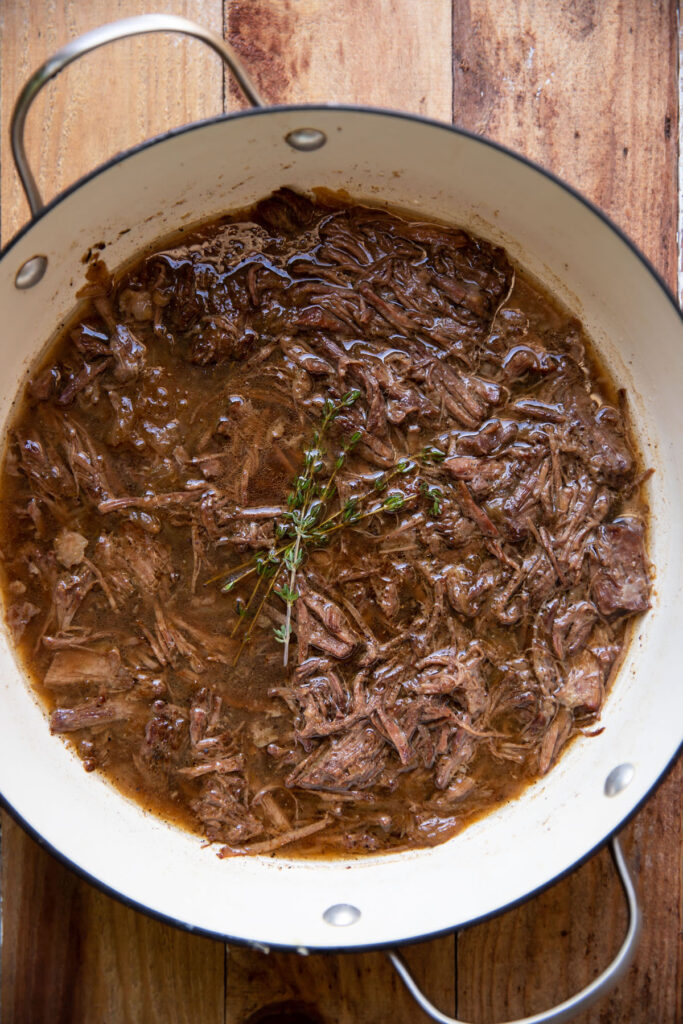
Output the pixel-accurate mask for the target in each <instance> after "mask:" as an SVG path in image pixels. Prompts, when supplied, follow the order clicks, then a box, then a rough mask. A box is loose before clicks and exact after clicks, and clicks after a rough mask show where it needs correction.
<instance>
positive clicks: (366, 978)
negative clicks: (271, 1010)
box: [225, 936, 455, 1024]
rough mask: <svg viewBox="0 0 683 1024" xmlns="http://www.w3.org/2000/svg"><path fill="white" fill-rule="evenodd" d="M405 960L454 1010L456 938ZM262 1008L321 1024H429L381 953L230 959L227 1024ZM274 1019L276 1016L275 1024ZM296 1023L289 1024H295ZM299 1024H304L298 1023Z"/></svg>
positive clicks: (414, 950)
mask: <svg viewBox="0 0 683 1024" xmlns="http://www.w3.org/2000/svg"><path fill="white" fill-rule="evenodd" d="M402 955H403V956H404V958H405V960H406V962H407V963H408V965H409V967H410V969H411V970H412V971H413V973H414V975H415V977H416V978H417V979H418V980H419V983H420V984H421V985H423V986H424V988H425V989H426V991H428V992H429V993H430V994H431V996H432V998H433V999H434V1000H435V1001H436V1002H437V1004H438V1005H439V1006H440V1007H441V1008H442V1009H443V1010H444V1012H446V1013H449V1014H453V1013H454V1012H455V969H454V968H455V964H454V956H453V937H452V936H447V937H445V938H443V939H436V940H433V941H431V942H424V943H420V944H419V945H414V946H407V947H405V948H404V949H403V950H402ZM264 1007H277V1008H279V1011H278V1012H279V1013H282V1012H283V1011H284V1009H285V1008H291V1009H292V1010H294V1009H297V1010H299V1012H300V1013H301V1014H302V1017H303V1016H304V1015H306V1016H307V1017H308V1018H309V1019H313V1020H316V1021H317V1020H318V1019H319V1020H320V1021H321V1024H360V1022H367V1024H381V1022H383V1021H386V1020H387V1019H388V1018H389V1017H390V1019H391V1022H392V1024H427V1022H428V1021H429V1017H427V1015H426V1014H424V1013H422V1012H421V1011H420V1010H419V1008H418V1007H417V1006H416V1005H415V1003H414V1002H413V1000H412V998H411V997H410V996H409V995H408V993H407V991H406V990H405V988H404V987H403V985H402V983H401V982H400V981H399V979H398V976H397V974H396V972H395V971H394V969H393V967H392V966H391V965H390V963H389V962H388V961H387V959H386V957H385V956H384V955H383V954H382V953H343V954H341V955H339V956H337V955H334V954H323V953H318V954H314V955H311V956H308V957H302V956H299V955H298V954H296V953H271V954H269V955H268V956H265V955H264V954H262V953H255V952H253V951H252V950H247V949H237V948H234V949H231V950H230V951H229V955H228V971H227V1002H226V1018H225V1019H226V1024H243V1022H244V1021H248V1020H250V1019H251V1017H252V1016H253V1015H254V1014H256V1013H257V1011H259V1010H262V1009H263V1008H264ZM277 1019H278V1017H277V1015H275V1017H274V1020H277ZM292 1024H293V1022H292ZM302 1024H303V1021H302Z"/></svg>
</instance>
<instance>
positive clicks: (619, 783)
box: [605, 761, 636, 796]
mask: <svg viewBox="0 0 683 1024" xmlns="http://www.w3.org/2000/svg"><path fill="white" fill-rule="evenodd" d="M635 774H636V770H635V768H634V767H633V765H632V764H630V763H629V762H628V761H626V762H625V763H624V764H618V765H617V767H616V768H613V769H612V771H611V772H610V773H609V775H608V776H607V778H606V779H605V796H616V795H617V793H621V792H622V790H624V789H626V787H627V786H628V785H629V784H630V783H631V781H632V780H633V776H634V775H635Z"/></svg>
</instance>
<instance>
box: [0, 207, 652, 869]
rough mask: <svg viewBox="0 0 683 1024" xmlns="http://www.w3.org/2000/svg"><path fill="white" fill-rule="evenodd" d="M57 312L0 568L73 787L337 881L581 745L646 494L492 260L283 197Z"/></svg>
mask: <svg viewBox="0 0 683 1024" xmlns="http://www.w3.org/2000/svg"><path fill="white" fill-rule="evenodd" d="M82 294H83V297H84V306H83V307H82V308H81V309H80V311H79V314H78V316H77V318H76V319H74V320H73V321H72V323H71V324H70V326H69V328H68V329H67V330H65V331H64V332H63V334H62V335H61V336H60V337H59V338H58V340H57V341H56V343H55V344H54V346H52V348H51V350H50V352H49V356H48V358H47V359H46V360H44V361H43V363H42V364H41V366H40V367H38V368H36V370H35V372H34V374H33V376H32V379H31V381H30V383H29V384H28V386H27V387H26V390H25V395H24V396H23V397H22V399H21V401H20V402H19V404H18V406H17V410H16V413H15V416H14V420H13V422H12V424H11V428H10V435H9V441H8V447H7V451H6V455H5V460H4V466H3V481H2V487H3V502H2V510H3V515H2V527H1V530H2V541H1V548H2V555H3V562H2V570H3V592H4V602H5V609H6V618H7V622H8V624H9V627H10V629H11V631H12V633H13V635H14V639H15V643H16V647H17V649H18V652H19V657H20V660H21V663H22V664H23V666H24V668H25V670H26V672H27V674H28V676H29V678H30V679H31V680H32V681H33V684H34V686H35V687H36V689H37V691H38V692H39V693H40V695H41V697H42V698H43V700H44V702H45V703H46V704H47V707H48V710H49V712H50V726H51V730H52V732H53V733H59V734H63V735H64V736H65V737H67V738H68V739H69V740H70V742H71V743H72V744H73V746H74V748H75V750H76V751H77V752H78V754H79V755H80V757H81V758H82V759H83V763H84V766H85V768H86V770H88V771H92V770H99V771H101V772H103V773H105V774H106V775H107V776H108V777H109V778H110V779H112V780H113V781H114V782H115V783H116V784H117V785H118V786H119V787H120V788H122V789H123V790H124V791H125V792H127V793H129V794H132V795H134V796H135V797H136V799H138V800H139V801H140V802H141V803H143V804H144V806H146V807H149V808H151V809H153V810H154V811H156V812H157V813H159V814H161V815H163V816H165V817H168V818H171V819H173V820H174V821H176V822H180V823H182V824H183V825H185V826H187V827H189V828H191V829H193V830H194V831H196V832H198V833H200V834H202V835H204V836H206V837H208V838H209V839H210V840H213V841H216V842H218V843H220V844H221V850H222V852H223V853H224V854H226V855H227V854H230V853H235V852H252V853H253V852H256V853H268V852H271V851H276V850H281V851H283V852H284V853H287V854H296V855H303V854H307V853H323V852H324V853H328V854H336V855H346V854H348V853H368V852H374V851H381V850H389V849H394V850H398V849H405V848H409V847H419V846H426V845H432V844H436V843H440V842H442V841H443V840H445V839H447V838H448V837H450V836H452V835H453V834H454V833H455V832H457V831H458V830H459V829H460V828H462V826H463V825H465V824H466V823H467V822H468V821H471V820H472V818H473V817H475V816H480V815H481V814H482V813H484V812H485V811H486V810H488V809H490V808H492V807H493V806H495V805H496V804H498V803H499V802H500V801H501V800H503V799H505V798H509V797H511V796H512V795H514V794H516V793H517V792H519V790H520V788H521V787H522V786H523V785H524V784H526V783H527V782H528V781H529V780H531V779H533V778H536V777H538V776H539V775H542V774H544V773H545V772H547V771H548V770H549V769H550V768H551V767H552V765H553V764H554V763H555V762H556V760H557V758H558V756H559V754H560V752H561V751H562V749H563V748H564V747H565V745H566V744H567V742H568V741H569V740H570V739H571V737H572V736H574V735H575V734H576V733H577V732H579V731H581V730H585V729H586V728H587V727H589V728H591V729H592V728H594V727H595V722H596V720H597V719H598V717H599V714H600V710H601V707H602V704H603V701H604V698H605V693H606V691H607V689H608V687H609V685H610V680H611V677H612V676H613V674H614V671H615V666H616V665H617V663H618V660H619V657H620V654H621V652H622V649H623V646H624V643H625V640H626V637H627V630H628V623H629V620H630V619H632V618H633V616H634V615H636V614H637V613H641V612H643V611H645V610H646V609H647V608H648V606H649V589H650V583H649V577H648V563H647V559H646V555H645V551H644V510H643V506H642V503H641V502H640V501H639V488H640V483H641V481H642V479H643V475H644V474H643V472H642V467H641V466H640V465H639V463H638V459H637V458H636V454H635V452H634V448H633V445H632V443H631V440H630V436H629V427H628V420H627V416H626V410H625V398H624V396H623V394H618V393H617V392H616V391H615V390H614V389H613V388H612V387H611V385H610V382H609V381H608V380H607V379H606V376H605V374H604V371H602V370H601V369H600V367H599V364H598V363H597V362H596V360H595V358H594V357H593V356H592V355H591V354H590V349H589V347H588V343H587V340H586V338H585V337H584V334H583V332H582V328H581V325H580V324H579V323H578V322H576V321H575V320H573V319H571V318H570V317H568V316H567V315H566V314H565V313H564V312H563V311H562V310H561V309H560V307H559V306H558V305H557V304H556V303H554V302H553V301H552V300H551V299H550V298H548V297H547V296H545V295H544V294H542V293H541V292H540V291H539V290H538V289H537V288H535V287H534V286H533V284H532V283H531V282H530V281H529V280H528V279H527V278H525V277H524V276H523V275H522V274H521V273H520V272H517V273H516V274H515V270H514V268H513V267H512V265H511V263H510V262H509V260H508V258H507V256H506V254H505V252H504V251H503V250H501V249H497V248H494V247H493V246H491V245H490V244H488V243H486V242H484V241H482V240H480V239H477V238H474V237H472V236H470V235H468V234H466V233H465V232H463V231H461V230H458V229H456V228H451V227H445V226H443V225H439V224H435V223H428V222H424V221H420V222H416V221H408V220H405V219H402V217H399V216H398V215H395V214H392V213H390V212H386V211H380V210H376V209H368V208H364V207H359V206H351V205H340V204H339V203H334V202H332V201H328V202H327V203H323V202H313V201H311V200H309V199H307V198H304V197H302V196H299V195H296V194H294V193H292V192H288V191H286V190H283V191H281V192H279V193H276V194H275V195H274V196H271V197H269V198H268V199H266V200H264V201H263V202H261V203H260V204H258V205H257V206H256V207H255V208H254V209H252V210H250V211H246V212H244V213H241V214H239V215H232V216H229V217H225V218H223V219H222V220H220V221H217V222H214V223H212V224H209V225H205V226H203V227H202V228H201V229H199V230H197V231H195V232H194V233H193V234H192V235H191V236H185V237H182V238H176V239H175V240H174V241H173V243H172V244H170V245H169V246H167V247H165V248H163V249H158V250H157V251H154V252H149V253H147V254H146V255H145V256H144V258H142V259H141V260H139V261H138V262H137V263H136V264H135V265H134V266H131V267H129V268H128V269H127V270H125V271H124V272H123V273H122V274H120V275H118V276H117V277H116V278H115V279H113V278H112V277H111V276H110V275H109V273H108V272H107V270H106V268H105V267H104V265H103V264H101V263H97V262H96V263H94V264H91V266H90V268H89V271H88V283H87V285H86V287H85V289H84V291H83V293H82ZM46 742H56V741H55V740H52V741H50V740H49V738H48V737H47V730H46Z"/></svg>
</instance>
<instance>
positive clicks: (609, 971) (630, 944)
mask: <svg viewBox="0 0 683 1024" xmlns="http://www.w3.org/2000/svg"><path fill="white" fill-rule="evenodd" d="M610 849H611V852H612V857H613V858H614V863H615V866H616V869H617V872H618V873H619V878H620V880H621V884H622V886H623V887H624V892H625V894H626V900H627V902H628V910H629V924H628V930H627V932H626V938H625V939H624V941H623V943H622V944H621V949H620V950H619V952H618V953H617V955H616V957H615V958H614V960H613V961H612V963H611V964H610V965H609V967H607V968H606V969H605V970H604V971H603V972H602V974H600V975H598V977H597V978H595V979H594V981H592V982H591V983H590V985H587V986H586V988H584V989H581V991H580V992H577V993H576V995H574V996H571V998H569V999H566V1000H565V1001H564V1002H563V1003H560V1004H559V1005H558V1006H553V1007H552V1008H551V1009H550V1010H545V1011H544V1012H543V1013H536V1014H534V1015H533V1016H532V1017H524V1018H523V1019H519V1020H516V1021H508V1022H507V1024H551V1022H552V1024H560V1022H561V1021H568V1020H571V1019H572V1018H573V1017H574V1016H575V1015H576V1014H577V1013H578V1012H579V1011H580V1010H585V1009H586V1007H588V1006H590V1005H591V1004H592V1003H594V1002H595V1000H596V999H598V998H599V997H600V996H602V995H604V993H605V992H607V991H608V989H610V988H611V987H612V986H613V985H614V984H616V982H617V981H618V980H619V978H620V977H621V976H622V974H624V972H625V971H626V969H627V968H628V966H629V964H630V963H631V960H632V959H633V955H634V953H635V951H636V947H637V945H638V935H639V932H640V908H639V906H638V899H637V896H636V892H635V888H634V886H633V881H632V879H631V876H630V874H629V872H628V868H627V867H626V862H625V860H624V855H623V853H622V850H621V846H620V845H619V840H618V839H617V838H616V837H615V838H613V839H612V841H611V843H610ZM386 955H387V957H388V958H389V960H391V962H392V964H393V965H394V967H395V969H396V971H397V972H398V974H399V976H400V978H401V981H402V982H403V984H404V985H405V986H406V988H407V989H408V991H409V992H410V994H411V996H412V997H413V999H414V1000H415V1002H416V1003H417V1004H418V1005H419V1006H420V1007H421V1009H422V1010H424V1012H425V1013H426V1014H427V1015H428V1016H429V1017H431V1018H432V1020H435V1021H437V1022H438V1024H465V1022H464V1021H461V1020H456V1018H455V1017H448V1016H447V1015H446V1014H445V1013H441V1011H440V1010H437V1008H436V1007H435V1006H433V1005H432V1003H430V1002H429V1000H428V999H427V997H426V996H425V995H424V994H423V992H422V991H421V990H420V989H419V988H418V986H417V984H416V983H415V981H414V979H413V977H412V975H411V974H410V972H409V971H408V968H407V967H406V965H405V964H404V963H403V961H402V960H401V958H400V957H399V956H398V955H397V954H396V953H393V952H391V951H389V952H387V954H386Z"/></svg>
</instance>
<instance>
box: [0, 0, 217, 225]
mask: <svg viewBox="0 0 683 1024" xmlns="http://www.w3.org/2000/svg"><path fill="white" fill-rule="evenodd" d="M162 6H163V8H164V10H165V11H166V13H169V14H181V15H183V16H185V17H187V18H191V19H192V20H194V21H198V22H201V24H203V25H206V26H207V27H208V28H212V29H214V31H216V32H219V33H220V32H221V29H222V22H223V13H222V12H223V4H222V0H171V2H168V3H164V4H163V5H162ZM152 7H154V9H155V10H156V9H157V5H152ZM149 9H150V5H149V4H146V3H143V2H142V0H109V2H107V0H90V2H89V3H88V4H81V3H78V0H54V2H52V3H50V5H49V8H45V7H44V6H43V5H36V4H35V3H31V2H30V0H12V2H11V3H6V4H2V5H0V17H1V18H2V23H1V25H0V28H1V35H2V42H1V44H0V45H1V47H2V95H1V97H0V101H1V111H2V126H3V135H2V144H3V160H2V232H3V238H4V240H5V241H7V240H8V239H9V238H10V237H11V236H12V235H13V234H14V233H15V231H17V229H18V228H19V227H21V225H22V224H23V223H24V222H25V221H26V220H27V218H28V206H27V204H26V201H25V199H24V195H23V192H22V189H21V186H20V184H19V182H18V180H17V176H16V172H15V170H14V164H13V162H12V159H11V154H10V150H9V146H8V145H7V137H8V136H7V132H8V125H9V119H10V115H11V111H12V106H13V104H14V101H15V99H16V97H17V96H18V94H19V91H20V89H21V87H22V86H23V85H24V82H25V81H26V79H27V78H28V77H29V75H30V74H31V73H32V72H33V71H35V69H36V68H37V67H38V66H39V65H40V64H41V63H42V62H43V61H44V60H45V58H46V57H47V56H49V55H50V54H52V53H54V52H55V50H57V49H59V47H60V46H63V45H64V43H66V42H67V41H68V40H69V39H73V38H75V37H76V36H78V35H81V34H82V33H83V32H87V31H88V30H90V29H92V28H96V27H97V26H99V25H103V24H106V23H107V22H110V21H116V20H118V19H119V18H126V17H130V16H132V15H135V14H142V13H145V12H147V11H148V10H149ZM222 109H223V76H222V69H221V64H220V60H219V58H218V57H217V56H216V55H215V54H214V53H212V52H211V51H210V50H209V49H208V47H206V46H204V45H203V44H202V43H200V42H198V41H196V40H189V39H186V38H184V37H180V36H175V35H167V34H166V33H164V34H163V35H156V34H155V35H153V36H147V37H142V38H137V39H125V40H121V41H119V42H116V43H112V44H110V45H109V46H108V47H107V48H106V50H98V51H96V52H94V53H91V54H88V55H87V56H85V57H83V58H81V60H79V61H78V62H77V63H76V64H73V65H71V66H70V67H68V68H67V69H66V70H65V71H63V72H62V73H61V75H59V76H58V77H57V78H56V79H54V80H53V81H52V82H50V83H49V84H48V85H47V86H46V87H45V88H44V89H43V91H42V93H41V94H40V96H38V98H37V99H36V101H35V103H34V104H33V107H32V108H31V113H30V114H29V117H28V123H27V130H26V149H27V152H28V156H29V159H30V161H31V164H32V166H33V168H34V173H35V175H36V179H37V181H38V185H39V188H40V189H41V191H42V192H43V196H44V198H45V199H49V198H51V197H52V196H53V195H55V194H56V193H57V192H60V191H61V190H62V189H64V188H66V187H67V186H68V185H70V184H71V183H72V182H73V181H75V180H76V179H77V178H78V177H80V176H81V175H83V174H86V173H87V172H88V171H90V170H91V169H92V168H93V167H95V166H96V165H97V164H98V163H102V162H103V161H104V160H106V159H108V158H109V157H110V156H113V155H114V154H115V153H117V152H119V151H120V150H122V149H127V148H128V147H130V146H134V145H136V144H137V143H139V142H142V141H143V140H144V139H148V138H151V137H153V136H154V135H158V134H160V133H161V132H164V131H167V130H168V129H169V128H173V127H175V126H176V125H180V124H185V123H187V122H189V121H195V120H199V119H200V118H203V117H210V116H211V115H213V114H219V113H220V112H221V111H222Z"/></svg>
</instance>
